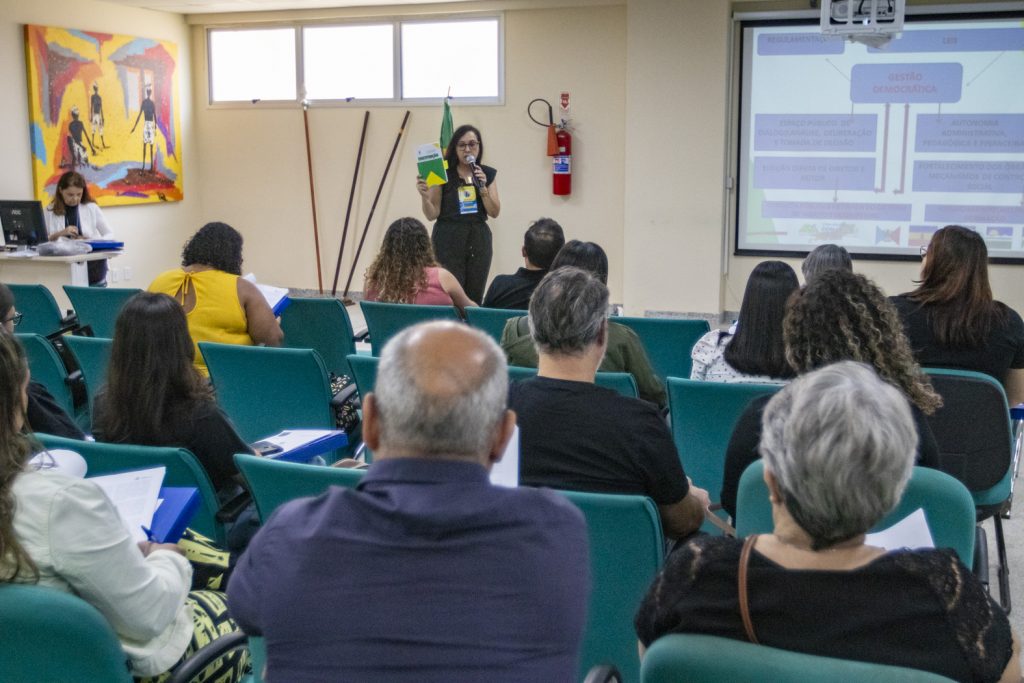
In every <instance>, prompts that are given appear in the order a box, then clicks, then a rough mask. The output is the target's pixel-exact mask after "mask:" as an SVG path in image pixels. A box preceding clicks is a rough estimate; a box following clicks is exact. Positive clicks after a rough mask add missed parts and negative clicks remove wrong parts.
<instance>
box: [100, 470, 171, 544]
mask: <svg viewBox="0 0 1024 683" xmlns="http://www.w3.org/2000/svg"><path fill="white" fill-rule="evenodd" d="M166 473H167V468H166V467H153V468H151V469H148V470H136V471H134V472H121V473H119V474H105V475H102V476H99V477H90V479H89V481H92V482H95V483H96V484H97V485H98V486H99V487H100V488H101V489H103V491H104V492H105V493H106V494H107V498H109V499H110V501H111V502H112V503H113V504H114V507H116V508H117V512H118V514H119V515H121V520H122V521H123V522H124V524H125V528H126V529H128V533H130V534H131V536H132V539H133V540H134V541H136V542H140V541H145V540H146V532H144V531H143V530H142V527H146V528H147V529H148V528H149V527H151V526H152V525H153V513H154V512H155V511H156V507H157V499H158V498H159V496H160V487H161V486H163V483H164V475H165V474H166Z"/></svg>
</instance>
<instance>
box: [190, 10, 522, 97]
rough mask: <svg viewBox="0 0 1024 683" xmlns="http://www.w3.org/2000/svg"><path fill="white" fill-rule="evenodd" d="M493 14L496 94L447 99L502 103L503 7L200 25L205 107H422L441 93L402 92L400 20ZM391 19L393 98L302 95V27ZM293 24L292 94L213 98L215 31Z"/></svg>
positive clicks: (453, 19) (446, 21)
mask: <svg viewBox="0 0 1024 683" xmlns="http://www.w3.org/2000/svg"><path fill="white" fill-rule="evenodd" d="M488 19H493V20H495V21H496V22H497V33H498V35H497V38H498V41H497V50H498V59H497V67H498V73H497V81H498V82H497V85H498V95H497V96H496V97H459V96H458V95H453V96H452V98H451V101H452V103H457V104H458V105H460V106H504V104H505V15H504V13H503V12H486V13H479V14H477V13H469V14H448V15H431V16H430V17H419V16H405V17H402V16H398V17H365V18H359V19H325V20H322V21H287V22H279V23H259V24H253V23H248V24H217V25H209V26H205V27H204V32H203V35H204V38H205V40H206V50H205V54H206V81H207V87H206V107H207V108H208V109H242V108H245V109H249V108H254V107H255V108H261V109H293V108H295V107H302V106H306V107H308V108H310V109H315V108H332V107H339V108H345V107H355V108H366V107H422V106H438V105H440V104H441V103H442V102H443V101H444V99H445V98H444V97H402V83H403V80H402V79H403V73H402V25H403V24H431V23H444V24H450V23H454V22H459V21H467V22H468V21H483V20H488ZM383 24H391V30H392V43H391V46H392V51H393V56H392V59H393V60H394V61H393V64H392V74H393V81H392V88H393V92H394V93H395V96H394V97H392V98H366V99H360V98H353V99H351V100H346V99H317V100H308V101H307V100H305V99H304V97H305V89H306V83H305V55H304V52H305V51H304V46H303V40H304V37H303V29H305V28H324V27H331V26H356V25H376V26H380V25H383ZM282 28H288V29H292V30H293V31H294V33H295V87H296V94H295V99H286V100H258V101H256V102H251V101H249V100H214V99H213V59H212V54H211V44H212V41H211V39H210V36H211V34H212V33H214V32H216V31H245V30H268V29H282Z"/></svg>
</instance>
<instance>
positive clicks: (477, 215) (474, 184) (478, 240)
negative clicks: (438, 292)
mask: <svg viewBox="0 0 1024 683" xmlns="http://www.w3.org/2000/svg"><path fill="white" fill-rule="evenodd" d="M483 158H484V140H483V138H482V137H481V136H480V131H479V130H477V129H476V128H475V127H474V126H470V125H463V126H459V127H458V128H456V129H455V132H454V133H453V134H452V139H451V141H450V142H449V143H448V149H447V150H445V160H446V161H447V162H448V182H447V183H445V184H444V185H433V186H431V187H427V181H426V180H425V179H424V178H421V177H419V176H417V177H416V190H417V191H418V192H419V193H420V199H421V201H422V204H423V215H424V216H426V217H427V220H428V221H432V220H435V219H436V220H437V222H436V223H434V230H433V233H432V234H431V240H432V241H433V244H434V254H435V255H436V256H437V260H438V262H439V263H440V264H441V265H442V266H443V267H445V268H447V269H448V270H449V271H450V272H451V274H452V275H454V276H455V279H456V280H458V281H459V284H460V285H462V287H463V289H465V290H466V294H467V295H468V296H469V298H470V299H472V300H473V301H481V300H483V297H484V286H485V285H486V284H487V273H488V271H490V269H491V228H490V227H489V226H488V225H487V219H488V218H497V217H498V214H499V213H500V212H501V199H500V198H499V197H498V186H497V185H496V184H495V182H494V178H495V176H496V175H497V174H498V171H497V170H495V169H494V168H492V167H490V166H484V165H483V163H482V162H483Z"/></svg>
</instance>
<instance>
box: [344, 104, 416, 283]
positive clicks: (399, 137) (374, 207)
mask: <svg viewBox="0 0 1024 683" xmlns="http://www.w3.org/2000/svg"><path fill="white" fill-rule="evenodd" d="M409 113H410V112H409V110H408V109H406V110H405V117H404V118H403V119H402V125H401V127H400V128H399V129H398V135H397V136H396V137H395V144H394V146H393V147H392V148H391V156H389V157H388V165H387V166H385V167H384V175H383V176H381V179H380V185H378V186H377V194H376V196H375V197H374V198H373V205H372V206H370V215H369V216H367V217H366V225H365V226H363V235H362V237H360V238H359V247H358V248H357V249H356V256H355V258H354V259H352V268H351V269H350V270H349V271H348V280H347V281H346V282H345V292H344V293H343V294H342V296H348V288H349V287H350V286H352V276H353V275H354V274H355V272H356V264H357V263H359V254H361V253H362V251H363V242H365V241H366V233H367V232H368V231H369V230H370V221H372V220H373V212H374V211H376V210H377V202H378V201H379V200H380V193H381V192H382V191H383V190H384V183H385V181H387V179H388V172H389V171H390V170H391V162H393V161H394V160H395V152H397V151H398V143H399V142H401V141H402V134H403V133H405V124H406V123H408V122H409Z"/></svg>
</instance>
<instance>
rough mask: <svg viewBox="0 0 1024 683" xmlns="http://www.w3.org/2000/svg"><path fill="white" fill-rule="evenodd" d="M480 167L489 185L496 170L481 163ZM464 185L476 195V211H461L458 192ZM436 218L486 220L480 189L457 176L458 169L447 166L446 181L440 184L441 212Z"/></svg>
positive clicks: (471, 220)
mask: <svg viewBox="0 0 1024 683" xmlns="http://www.w3.org/2000/svg"><path fill="white" fill-rule="evenodd" d="M480 168H481V169H483V172H484V176H485V177H486V178H487V183H486V186H488V187H490V185H491V183H493V182H494V177H495V176H497V175H498V171H497V170H495V169H493V168H491V167H490V166H484V165H483V164H480ZM464 187H466V188H468V190H466V191H470V190H471V191H472V192H473V195H474V196H475V197H476V211H474V212H472V213H465V214H464V213H462V210H461V207H460V204H459V192H460V190H461V189H462V188H464ZM438 219H439V220H446V221H465V222H473V223H475V222H477V221H486V220H487V211H486V209H484V200H483V198H482V197H481V196H480V191H479V190H477V189H476V188H475V187H474V186H473V184H472V183H467V182H466V181H465V180H464V179H462V178H459V172H458V169H453V168H449V169H448V182H447V183H445V184H444V185H442V186H441V213H440V214H439V215H438Z"/></svg>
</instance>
